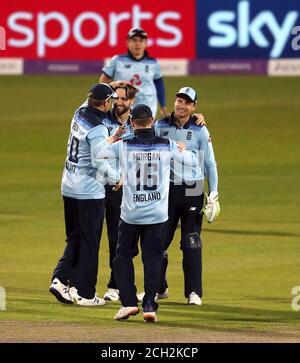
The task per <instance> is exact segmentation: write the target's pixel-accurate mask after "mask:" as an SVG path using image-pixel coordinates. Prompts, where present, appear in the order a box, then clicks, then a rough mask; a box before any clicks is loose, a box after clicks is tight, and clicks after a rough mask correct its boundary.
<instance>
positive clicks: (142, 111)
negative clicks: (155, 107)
mask: <svg viewBox="0 0 300 363" xmlns="http://www.w3.org/2000/svg"><path fill="white" fill-rule="evenodd" d="M148 117H153V116H152V111H151V108H150V107H149V106H147V105H143V104H140V105H136V106H134V108H133V109H132V111H131V119H132V120H135V119H145V118H148Z"/></svg>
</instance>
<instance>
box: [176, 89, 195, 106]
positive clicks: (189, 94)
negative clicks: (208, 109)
mask: <svg viewBox="0 0 300 363" xmlns="http://www.w3.org/2000/svg"><path fill="white" fill-rule="evenodd" d="M180 96H186V97H188V98H189V99H190V100H191V101H192V102H196V101H197V93H196V91H195V90H194V89H193V88H191V87H182V88H180V90H179V91H178V92H177V93H176V97H180Z"/></svg>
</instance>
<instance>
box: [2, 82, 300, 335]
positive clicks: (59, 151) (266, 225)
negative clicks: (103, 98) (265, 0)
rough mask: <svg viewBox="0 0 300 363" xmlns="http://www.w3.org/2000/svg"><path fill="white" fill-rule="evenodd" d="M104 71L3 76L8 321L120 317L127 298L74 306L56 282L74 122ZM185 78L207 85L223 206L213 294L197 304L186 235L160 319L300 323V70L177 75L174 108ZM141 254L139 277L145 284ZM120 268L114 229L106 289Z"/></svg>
mask: <svg viewBox="0 0 300 363" xmlns="http://www.w3.org/2000/svg"><path fill="white" fill-rule="evenodd" d="M96 80H97V77H96V76H95V77H90V76H77V77H72V76H66V77H63V76H59V77H55V76H23V77H1V78H0V107H1V114H0V129H1V132H0V170H1V178H0V200H1V203H0V286H3V287H4V288H5V289H6V293H7V310H5V311H0V321H1V320H5V321H10V320H12V321H19V320H22V321H32V322H35V321H36V322H37V321H44V322H59V323H61V322H66V323H71V322H72V323H79V324H91V325H97V326H99V327H110V326H111V327H116V325H117V324H118V323H117V322H115V321H114V320H113V319H112V317H113V315H114V313H115V312H116V311H117V309H118V308H119V305H118V304H117V303H114V304H107V305H105V306H104V307H102V308H99V309H96V310H95V309H92V308H87V309H84V308H81V309H80V308H75V307H72V306H71V307H70V306H63V305H61V304H59V303H57V302H56V301H55V300H54V298H53V296H52V295H50V294H49V293H48V286H49V282H50V277H51V273H52V270H53V268H54V267H55V265H56V262H57V259H58V258H59V257H60V255H61V253H62V252H63V248H64V223H63V208H62V201H61V197H60V178H61V172H62V167H63V163H64V158H65V152H66V142H67V136H68V132H69V124H70V120H71V116H72V114H73V112H74V110H75V108H76V107H77V106H78V105H79V104H80V103H81V102H82V101H83V99H84V97H85V95H86V93H87V90H88V88H89V86H90V85H91V84H92V83H94V82H96ZM185 85H191V86H193V87H194V88H195V89H197V90H198V91H199V96H200V102H199V106H198V109H197V110H198V111H201V112H203V113H204V114H205V116H206V120H207V122H208V128H209V130H210V131H211V134H212V137H213V141H214V149H215V153H216V157H217V161H218V168H219V178H220V187H219V192H220V202H221V214H220V217H219V219H218V220H217V221H216V222H215V223H213V224H212V225H208V224H207V223H206V222H205V223H204V225H203V232H202V239H203V260H204V299H203V300H204V305H203V306H202V307H195V306H187V305H185V303H186V300H185V299H184V297H183V276H182V270H181V251H180V249H179V238H178V237H177V238H176V240H175V241H174V242H173V244H172V246H171V248H170V251H169V252H170V253H169V255H170V259H169V260H170V263H169V270H168V277H169V286H170V298H169V299H168V300H165V301H162V302H161V304H160V309H159V320H160V323H159V325H160V326H162V327H163V326H164V327H176V328H177V329H180V328H184V327H185V328H187V327H190V328H193V329H199V330H201V329H203V328H206V329H211V330H222V331H231V330H237V331H239V330H241V331H242V330H266V331H270V330H272V331H280V330H294V329H296V328H297V324H298V322H299V317H300V315H299V314H300V312H299V311H298V312H297V311H293V310H292V307H291V301H292V298H293V295H292V294H291V290H292V288H293V287H294V286H297V285H300V272H299V260H300V245H299V237H300V228H299V221H300V208H299V204H300V190H299V189H300V187H299V179H300V170H299V164H300V153H299V147H298V145H299V141H300V124H299V119H298V117H299V111H300V88H299V79H297V78H267V77H195V76H194V77H185V78H166V89H167V93H168V98H167V100H168V107H169V109H171V108H172V104H173V100H174V95H175V93H176V91H177V90H178V89H179V88H180V87H181V86H185ZM178 236H179V235H178ZM139 260H140V256H139V257H138V258H136V263H135V264H136V270H137V273H136V279H137V285H138V287H139V290H142V268H141V263H140V261H139ZM108 275H109V270H108V245H107V238H106V231H105V230H103V238H102V242H101V251H100V267H99V275H98V277H99V279H98V280H99V281H98V286H97V287H98V292H99V293H100V295H102V294H103V293H104V291H105V289H106V283H107V281H108ZM134 319H135V318H134ZM132 320H133V319H132ZM136 323H137V324H139V323H140V324H142V319H141V318H140V319H138V318H136ZM128 326H130V325H128ZM131 326H132V325H131ZM134 326H135V327H136V326H137V325H136V324H134ZM140 327H141V328H143V329H148V328H146V327H144V325H141V326H140ZM145 339H146V338H145ZM0 341H1V332H0Z"/></svg>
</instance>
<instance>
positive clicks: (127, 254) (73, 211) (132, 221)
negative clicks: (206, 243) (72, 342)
mask: <svg viewBox="0 0 300 363" xmlns="http://www.w3.org/2000/svg"><path fill="white" fill-rule="evenodd" d="M146 44H147V33H146V32H145V31H144V30H143V29H141V28H134V29H132V30H130V32H129V33H128V36H127V46H128V54H126V55H123V56H116V57H114V58H113V59H112V60H111V63H110V64H109V65H108V66H106V67H104V69H103V73H102V75H101V77H100V83H97V84H96V85H94V86H92V87H91V89H90V91H89V93H88V97H87V100H86V101H85V102H84V103H83V104H82V105H81V106H80V107H79V108H78V109H77V110H76V111H75V113H74V116H73V119H72V122H71V127H70V136H69V140H68V149H67V158H66V162H65V167H64V171H63V176H62V188H61V190H62V196H63V201H64V215H65V227H66V237H67V238H66V242H67V244H66V247H65V251H64V254H63V256H62V257H61V259H60V260H59V262H58V264H57V266H56V268H55V270H54V272H53V276H52V283H51V286H50V292H51V293H52V294H53V295H54V296H55V297H56V298H57V300H59V301H60V302H62V303H66V304H77V305H80V306H102V305H104V304H105V302H108V301H118V300H120V302H121V308H120V309H119V311H118V312H117V313H116V315H115V317H114V318H115V320H124V319H128V318H129V317H130V316H132V315H136V314H138V313H139V311H140V310H139V307H138V302H141V303H142V310H143V317H144V321H145V322H155V321H157V310H158V303H157V300H159V299H164V298H168V297H169V289H168V283H167V278H166V276H167V265H168V254H167V250H168V248H169V246H170V244H171V242H172V241H173V240H174V237H175V232H176V229H177V227H178V224H179V220H180V223H181V225H180V228H181V240H180V248H181V250H182V253H183V260H182V266H183V272H184V295H185V297H186V298H187V302H188V304H191V305H201V304H202V241H201V238H200V233H201V226H202V218H203V215H205V216H206V217H207V220H208V222H212V221H213V220H214V218H215V217H216V216H217V215H218V214H219V211H220V207H219V203H218V173H217V166H216V161H215V157H214V151H213V147H212V142H211V138H210V135H209V132H208V129H207V128H206V126H205V122H204V118H203V115H201V114H194V111H195V109H196V105H197V93H196V91H195V90H194V89H193V88H191V87H182V88H181V89H180V90H179V91H178V92H177V93H176V98H175V102H174V110H173V112H172V113H170V114H168V112H167V110H166V107H165V91H164V84H163V78H162V76H161V74H160V69H159V66H158V63H157V61H156V60H155V59H154V58H150V57H149V56H148V53H147V52H146V50H145V48H146ZM122 69H123V70H124V73H122ZM118 78H119V79H121V80H118ZM151 78H152V88H151V90H150V91H148V92H150V94H151V97H147V85H148V86H149V85H150V83H151ZM123 79H124V80H123ZM125 79H126V80H125ZM144 85H145V87H144ZM143 93H144V94H143ZM138 95H140V96H139V97H138ZM153 95H154V97H153ZM157 99H158V101H159V103H160V106H161V114H162V115H163V118H162V119H159V120H157V121H154V117H155V115H156V110H157V108H156V104H157ZM141 100H142V101H141ZM205 179H207V181H208V193H207V194H206V193H204V182H205ZM104 219H105V221H106V226H107V236H108V242H109V254H110V269H111V274H110V280H109V282H108V284H107V291H106V293H105V294H104V297H103V298H100V297H99V296H98V295H97V294H96V284H97V275H98V254H99V247H100V240H101V235H102V227H103V223H104ZM139 242H140V250H141V255H142V261H143V266H144V292H142V293H140V294H137V289H136V286H135V284H134V265H133V258H134V257H135V256H136V255H138V253H139V247H138V245H139Z"/></svg>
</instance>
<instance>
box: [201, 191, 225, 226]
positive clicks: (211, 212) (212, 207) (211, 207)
mask: <svg viewBox="0 0 300 363" xmlns="http://www.w3.org/2000/svg"><path fill="white" fill-rule="evenodd" d="M205 197H206V204H205V206H204V208H203V213H204V214H205V216H206V218H207V222H208V223H212V222H213V221H214V219H215V218H216V217H218V215H219V214H220V210H221V208H220V203H219V201H218V197H219V195H218V192H210V193H209V195H208V194H207V193H205Z"/></svg>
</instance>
